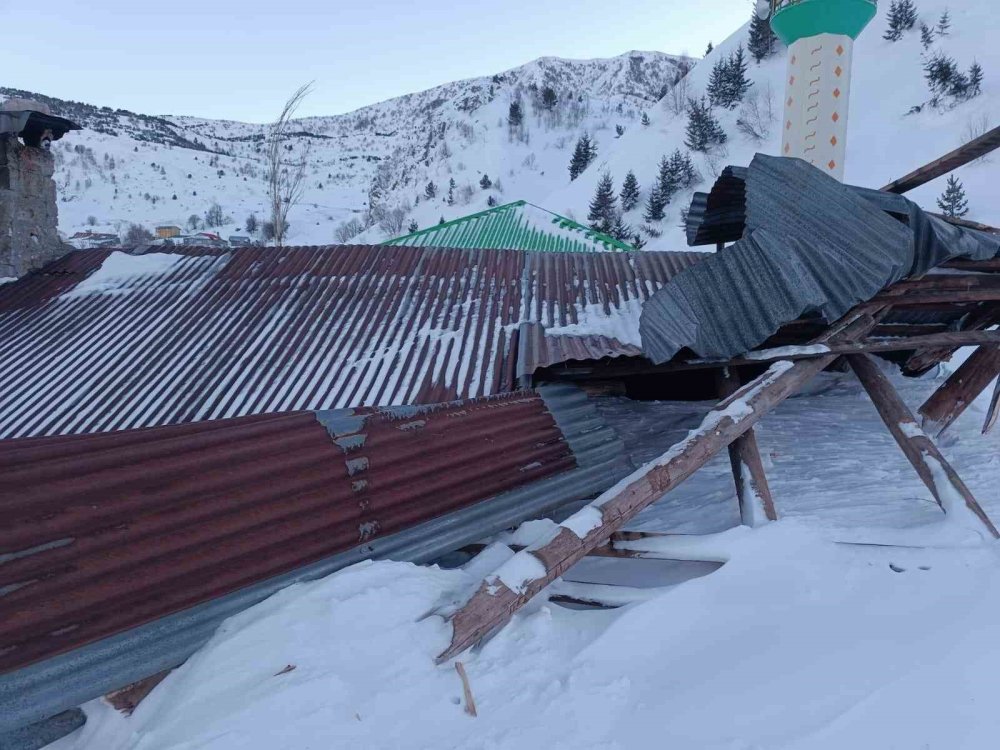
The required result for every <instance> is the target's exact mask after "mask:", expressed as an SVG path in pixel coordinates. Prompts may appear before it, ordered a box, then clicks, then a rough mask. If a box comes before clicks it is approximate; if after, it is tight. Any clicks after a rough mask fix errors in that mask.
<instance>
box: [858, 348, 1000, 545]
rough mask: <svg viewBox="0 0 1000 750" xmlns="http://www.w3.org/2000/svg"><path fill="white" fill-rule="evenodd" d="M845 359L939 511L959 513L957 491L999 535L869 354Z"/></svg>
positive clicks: (999, 536) (980, 519) (990, 531)
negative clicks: (954, 500)
mask: <svg viewBox="0 0 1000 750" xmlns="http://www.w3.org/2000/svg"><path fill="white" fill-rule="evenodd" d="M847 361H848V362H850V365H851V368H852V369H853V370H854V372H855V374H856V375H857V376H858V380H860V381H861V384H862V385H863V386H864V388H865V391H866V392H867V393H868V396H869V398H871V400H872V403H873V404H874V405H875V409H876V410H877V411H878V413H879V416H881V417H882V421H883V422H885V424H886V427H888V428H889V432H890V433H892V436H893V437H894V438H895V439H896V442H897V443H898V444H899V447H900V448H901V449H902V451H903V453H904V455H905V456H906V458H907V459H908V460H909V462H910V463H911V464H912V465H913V468H914V469H916V472H917V475H918V476H919V477H920V479H921V481H923V483H924V484H925V485H927V489H929V490H930V491H931V494H932V495H934V499H935V500H937V503H938V505H940V506H941V510H943V511H944V512H945V513H949V514H953V513H955V512H960V508H958V507H955V505H954V503H953V501H952V499H951V498H952V493H957V494H958V496H959V497H961V498H962V501H964V506H965V508H967V509H968V510H969V511H971V512H972V513H973V514H974V515H975V516H976V517H977V518H978V519H979V521H980V522H981V523H982V524H983V526H985V527H986V530H987V531H988V532H989V533H990V534H991V535H992V536H993V537H994V538H1000V532H998V531H997V529H996V527H995V526H994V525H993V522H992V521H990V519H989V516H987V515H986V512H985V511H984V510H983V509H982V507H981V506H980V505H979V503H978V502H977V501H976V498H975V497H974V496H973V495H972V492H970V491H969V488H968V487H966V486H965V483H964V482H963V481H962V479H961V478H960V477H959V476H958V474H957V473H956V472H955V470H954V469H953V468H952V466H951V464H950V463H948V460H947V459H946V458H945V457H944V456H943V455H942V454H941V451H940V450H938V447H937V446H936V445H935V444H934V441H933V440H931V439H930V437H928V436H927V434H926V433H925V432H924V431H923V430H922V429H920V426H919V425H918V424H917V420H916V417H914V415H913V413H912V412H911V411H910V409H909V407H907V406H906V403H905V402H904V401H903V399H902V398H900V396H899V394H898V393H897V392H896V389H895V388H894V387H893V385H892V383H890V382H889V379H888V378H887V377H886V376H885V375H884V374H883V373H882V371H881V370H880V369H879V368H878V365H877V364H876V363H875V361H874V360H873V359H872V358H871V356H870V355H867V354H852V355H850V356H849V357H848V358H847ZM944 485H947V486H944ZM949 490H950V492H949Z"/></svg>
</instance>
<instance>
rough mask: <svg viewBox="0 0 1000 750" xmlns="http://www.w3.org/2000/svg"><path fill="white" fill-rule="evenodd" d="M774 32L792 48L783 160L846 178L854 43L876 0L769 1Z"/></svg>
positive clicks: (870, 16) (873, 11)
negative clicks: (802, 162) (791, 158)
mask: <svg viewBox="0 0 1000 750" xmlns="http://www.w3.org/2000/svg"><path fill="white" fill-rule="evenodd" d="M770 3H771V28H773V29H774V33H775V34H777V36H778V38H779V39H781V41H782V42H784V43H785V44H786V45H788V78H787V79H786V82H785V83H786V93H785V106H784V112H785V119H784V123H783V126H782V132H783V137H782V143H781V154H782V156H797V157H799V158H800V159H804V160H805V161H807V162H809V163H810V164H813V165H815V166H816V167H819V168H820V169H822V170H823V171H824V172H826V173H827V174H829V175H832V176H833V177H835V178H836V179H838V180H840V181H843V179H844V155H845V153H846V152H847V114H848V102H849V99H850V92H851V55H852V53H853V50H854V40H855V39H857V38H858V35H859V34H860V33H861V32H862V30H863V29H864V28H865V26H867V25H868V23H869V22H870V21H871V20H872V18H874V17H875V4H876V0H770Z"/></svg>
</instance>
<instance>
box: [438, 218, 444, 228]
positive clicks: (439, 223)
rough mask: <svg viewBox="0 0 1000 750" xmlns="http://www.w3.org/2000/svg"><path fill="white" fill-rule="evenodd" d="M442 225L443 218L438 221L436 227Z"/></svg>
mask: <svg viewBox="0 0 1000 750" xmlns="http://www.w3.org/2000/svg"><path fill="white" fill-rule="evenodd" d="M442 224H444V217H443V216H442V217H441V218H440V219H439V220H438V226H441V225H442Z"/></svg>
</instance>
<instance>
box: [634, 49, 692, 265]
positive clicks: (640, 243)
mask: <svg viewBox="0 0 1000 750" xmlns="http://www.w3.org/2000/svg"><path fill="white" fill-rule="evenodd" d="M709 45H710V46H711V42H709ZM645 246H646V240H644V239H643V238H642V235H641V234H639V233H638V232H636V233H635V234H633V235H632V247H634V248H635V249H636V250H642V248H644V247H645Z"/></svg>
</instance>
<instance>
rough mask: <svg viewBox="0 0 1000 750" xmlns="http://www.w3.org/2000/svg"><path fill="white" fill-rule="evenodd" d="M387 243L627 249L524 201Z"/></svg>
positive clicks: (558, 249) (547, 249) (555, 249)
mask: <svg viewBox="0 0 1000 750" xmlns="http://www.w3.org/2000/svg"><path fill="white" fill-rule="evenodd" d="M385 244H387V245H408V246H411V247H451V248H491V249H496V248H503V249H507V250H532V251H535V252H545V253H570V252H573V253H585V252H601V253H606V252H612V251H628V250H632V249H633V248H632V247H631V246H630V245H628V244H626V243H624V242H621V241H620V240H616V239H615V238H614V237H609V236H608V235H606V234H601V233H600V232H595V231H594V230H593V229H590V228H589V227H585V226H583V225H582V224H578V223H577V222H575V221H573V220H572V219H567V218H566V217H565V216H559V214H554V213H552V212H551V211H547V210H546V209H544V208H541V207H539V206H536V205H534V204H532V203H528V202H527V201H515V202H514V203H508V204H506V205H503V206H497V207H495V208H490V209H487V210H486V211H481V212H479V213H476V214H471V215H469V216H463V217H462V218H460V219H455V220H454V221H447V222H445V223H444V224H438V225H437V226H434V227H430V228H429V229H421V230H420V231H419V232H414V233H413V234H408V235H406V236H405V237H397V238H396V239H393V240H389V241H387V242H386V243H385Z"/></svg>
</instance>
